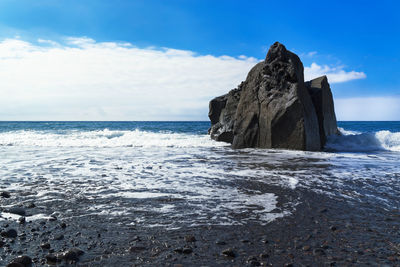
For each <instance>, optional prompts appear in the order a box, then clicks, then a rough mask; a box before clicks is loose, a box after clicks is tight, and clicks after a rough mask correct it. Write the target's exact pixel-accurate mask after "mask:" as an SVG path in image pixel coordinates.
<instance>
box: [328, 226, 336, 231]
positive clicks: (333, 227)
mask: <svg viewBox="0 0 400 267" xmlns="http://www.w3.org/2000/svg"><path fill="white" fill-rule="evenodd" d="M329 229H331V231H336V230H337V227H336V226H331V227H329Z"/></svg>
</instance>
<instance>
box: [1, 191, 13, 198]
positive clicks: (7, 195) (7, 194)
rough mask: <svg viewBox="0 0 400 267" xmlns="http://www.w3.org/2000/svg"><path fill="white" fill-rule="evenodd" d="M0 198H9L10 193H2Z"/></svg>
mask: <svg viewBox="0 0 400 267" xmlns="http://www.w3.org/2000/svg"><path fill="white" fill-rule="evenodd" d="M0 197H3V198H10V197H11V194H10V192H7V191H3V192H1V193H0Z"/></svg>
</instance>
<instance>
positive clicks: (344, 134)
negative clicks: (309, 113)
mask: <svg viewBox="0 0 400 267" xmlns="http://www.w3.org/2000/svg"><path fill="white" fill-rule="evenodd" d="M339 130H340V132H341V135H338V136H336V135H332V136H329V137H328V141H327V144H326V145H325V150H327V151H339V152H340V151H343V152H368V151H382V150H387V151H400V132H394V133H392V132H390V131H378V132H367V133H361V132H355V131H348V130H344V129H342V128H339Z"/></svg>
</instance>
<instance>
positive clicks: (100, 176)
mask: <svg viewBox="0 0 400 267" xmlns="http://www.w3.org/2000/svg"><path fill="white" fill-rule="evenodd" d="M338 124H339V127H340V131H341V133H342V135H340V136H333V137H330V138H329V139H328V143H327V145H326V147H325V151H323V152H304V151H289V150H274V149H243V150H233V149H231V148H230V146H229V145H227V144H225V143H221V142H215V141H213V140H211V139H210V137H209V136H208V135H207V130H208V128H209V126H210V124H209V122H0V191H1V190H7V191H10V192H13V193H14V194H17V195H20V196H21V198H22V199H21V201H22V203H30V202H34V203H36V205H37V206H39V207H40V206H42V207H46V208H43V212H42V213H40V214H32V215H31V216H29V217H28V218H27V219H28V220H34V219H38V218H43V217H46V216H49V215H50V211H52V212H54V211H57V212H58V213H57V215H58V217H66V218H67V217H72V216H92V215H93V214H96V215H97V216H106V217H107V218H109V217H115V218H117V219H118V220H121V221H124V223H126V222H127V221H128V223H130V224H132V225H142V226H146V227H166V228H179V227H181V226H195V225H215V224H224V225H226V224H246V223H249V222H251V223H259V224H266V223H268V222H270V221H271V220H274V219H275V218H277V217H282V216H287V215H288V214H290V213H291V211H292V210H293V209H295V206H296V202H295V201H293V202H291V201H290V200H288V199H286V198H279V194H283V193H284V192H285V190H286V192H287V191H293V192H295V191H296V190H311V191H314V192H318V193H320V194H326V195H329V196H331V197H334V198H338V199H346V200H347V201H354V202H355V203H358V202H364V203H375V204H376V205H379V206H381V207H383V208H385V209H400V197H399V196H400V164H399V162H400V122H339V123H338ZM276 188H281V189H279V190H277V189H276ZM283 199H286V200H285V201H287V202H286V203H279V202H278V201H283ZM83 200H85V201H86V200H87V201H89V202H90V205H84V204H83V203H86V202H85V201H83ZM166 200H168V201H166ZM115 203H118V205H115ZM74 207H79V209H77V208H74ZM278 207H279V208H278ZM3 208H4V207H3ZM0 210H1V209H0ZM3 210H4V209H3ZM47 210H49V211H48V212H47ZM143 211H147V212H146V213H145V212H143ZM149 211H151V212H152V213H151V216H150V215H149ZM10 216H14V215H12V214H8V213H7V212H2V213H1V212H0V220H2V218H3V219H5V218H6V217H10ZM15 219H17V218H15Z"/></svg>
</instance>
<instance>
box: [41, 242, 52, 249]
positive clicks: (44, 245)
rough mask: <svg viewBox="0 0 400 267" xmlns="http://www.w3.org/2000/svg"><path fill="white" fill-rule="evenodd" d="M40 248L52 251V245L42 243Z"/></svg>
mask: <svg viewBox="0 0 400 267" xmlns="http://www.w3.org/2000/svg"><path fill="white" fill-rule="evenodd" d="M40 247H41V248H42V249H50V243H42V244H40Z"/></svg>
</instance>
